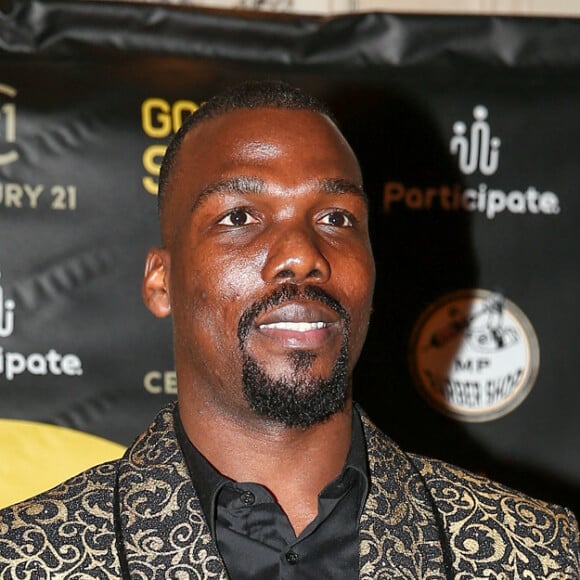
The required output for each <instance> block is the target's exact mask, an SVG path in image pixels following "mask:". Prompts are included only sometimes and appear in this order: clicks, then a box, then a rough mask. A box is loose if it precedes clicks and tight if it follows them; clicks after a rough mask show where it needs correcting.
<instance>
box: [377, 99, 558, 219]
mask: <svg viewBox="0 0 580 580" xmlns="http://www.w3.org/2000/svg"><path fill="white" fill-rule="evenodd" d="M488 117H489V111H488V109H487V107H485V106H484V105H477V106H476V107H474V109H473V121H472V122H471V125H470V127H469V128H468V127H467V124H466V123H465V122H463V121H455V123H454V124H453V135H452V136H451V138H450V141H449V150H450V152H451V154H452V155H454V156H456V158H457V163H458V166H459V170H460V171H461V173H463V175H465V176H471V175H476V174H480V175H483V176H486V177H489V176H492V175H495V173H496V172H497V170H498V168H499V152H500V147H501V139H500V138H499V137H497V136H496V135H493V134H492V130H491V127H490V124H489V122H488ZM466 181H467V179H466ZM401 207H404V208H405V209H407V210H411V211H424V210H432V209H437V210H443V211H451V212H461V211H466V212H470V213H480V214H482V215H484V216H485V217H486V218H487V219H490V220H491V219H494V218H495V217H496V216H497V215H499V214H502V213H507V214H516V215H523V214H543V215H557V214H559V213H560V200H559V198H558V196H557V195H556V194H555V193H554V192H552V191H540V190H539V189H537V188H536V187H534V186H533V185H528V186H526V187H521V188H517V189H513V190H509V191H506V190H505V189H503V188H501V187H498V186H495V185H493V186H492V185H488V184H487V183H481V182H480V183H477V184H471V183H470V184H467V186H464V185H463V184H461V183H443V184H440V183H437V184H433V185H431V186H426V187H425V186H421V187H419V186H415V185H412V184H407V183H403V182H401V181H387V182H386V183H385V185H384V190H383V211H384V212H385V213H390V212H391V211H393V210H396V209H398V208H401Z"/></svg>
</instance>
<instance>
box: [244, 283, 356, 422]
mask: <svg viewBox="0 0 580 580" xmlns="http://www.w3.org/2000/svg"><path fill="white" fill-rule="evenodd" d="M296 299H301V300H307V301H317V302H321V303H323V304H325V305H326V306H328V307H329V308H331V309H332V310H334V311H335V312H337V313H338V315H339V316H340V318H341V319H342V321H343V336H342V343H341V348H340V352H339V355H338V357H337V359H336V361H335V363H334V366H333V369H332V372H331V375H330V377H328V378H326V379H325V378H322V377H314V376H312V374H311V369H312V366H313V363H314V360H315V359H316V353H314V352H311V351H295V352H292V353H290V354H289V355H288V356H289V359H290V362H291V365H292V368H293V371H294V372H293V373H292V374H291V375H290V376H284V377H282V378H273V377H271V376H270V375H268V374H267V372H266V371H265V370H264V369H263V368H262V367H261V366H260V364H259V363H258V361H256V360H255V359H254V358H253V357H252V356H250V355H249V354H248V353H247V351H246V339H247V336H248V334H249V331H250V328H251V326H252V324H253V321H254V320H255V319H256V317H257V316H258V315H259V314H260V313H261V312H263V311H265V310H267V309H268V308H271V307H273V306H277V305H279V304H282V303H284V302H287V301H291V300H296ZM349 329H350V318H349V316H348V314H347V312H346V310H345V309H344V308H343V307H342V306H341V304H340V303H339V302H338V301H337V300H336V299H335V298H333V297H332V296H330V295H329V294H328V293H326V292H325V291H323V290H321V289H320V288H319V287H317V286H306V287H304V288H299V287H298V286H295V285H293V284H286V285H284V286H280V287H279V288H277V289H276V290H275V291H274V292H273V293H272V294H270V295H269V296H267V297H266V298H264V299H262V300H260V301H258V302H256V303H254V304H253V305H252V306H251V307H250V308H249V309H248V310H247V311H246V312H245V313H244V315H243V316H242V318H241V320H240V323H239V325H238V339H239V346H240V350H241V353H242V358H243V369H242V381H243V395H244V397H245V399H246V400H247V401H248V404H249V405H250V408H251V409H252V410H253V411H254V412H255V413H256V414H257V415H259V416H261V417H263V418H265V419H270V420H272V421H275V422H277V423H280V424H283V425H285V426H287V427H302V428H306V427H310V426H312V425H315V424H316V423H320V422H322V421H324V420H326V419H327V418H328V417H330V416H331V415H333V414H334V413H337V412H338V411H341V410H342V409H343V408H344V406H345V403H346V396H347V392H348V387H349V379H348V354H349V348H348V337H349Z"/></svg>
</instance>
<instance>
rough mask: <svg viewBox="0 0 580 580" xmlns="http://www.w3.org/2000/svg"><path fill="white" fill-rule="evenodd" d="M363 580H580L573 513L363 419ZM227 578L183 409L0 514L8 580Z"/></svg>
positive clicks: (0, 554) (0, 566)
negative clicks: (414, 447)
mask: <svg viewBox="0 0 580 580" xmlns="http://www.w3.org/2000/svg"><path fill="white" fill-rule="evenodd" d="M363 425H364V430H365V436H366V442H367V448H368V457H369V467H370V474H371V485H370V491H369V496H368V499H367V501H366V505H365V509H364V512H363V515H362V518H361V521H360V578H361V579H365V580H375V579H380V578H384V579H387V578H389V579H391V578H393V579H395V578H405V579H407V580H410V579H413V578H421V579H425V580H427V579H429V580H434V579H438V578H442V579H443V578H447V579H451V578H454V579H456V580H463V579H465V580H467V579H470V580H471V579H478V578H481V579H487V580H491V579H494V580H500V579H505V580H508V579H509V580H512V579H516V578H522V579H524V578H525V579H534V578H535V579H539V578H543V579H544V578H545V579H562V578H569V579H576V580H577V579H578V578H580V564H579V541H578V526H577V523H576V520H575V518H574V516H573V515H572V513H571V512H570V511H568V510H566V509H564V508H561V507H559V506H555V505H548V504H545V503H543V502H540V501H537V500H534V499H530V498H528V497H525V496H523V495H521V494H519V493H516V492H514V491H512V490H510V489H508V488H505V487H503V486H501V485H498V484H496V483H493V482H491V481H489V480H487V479H485V478H482V477H478V476H476V475H473V474H471V473H469V472H466V471H463V470H461V469H458V468H456V467H452V466H450V465H448V464H445V463H442V462H440V461H434V460H431V459H425V458H422V457H418V456H414V455H409V454H406V453H404V452H402V451H401V450H400V449H399V448H398V447H397V446H396V445H395V444H394V443H393V442H392V441H391V440H390V439H388V438H387V437H386V436H385V435H384V434H383V433H381V432H380V431H379V430H378V429H377V428H376V427H375V426H374V425H373V424H372V423H371V422H370V421H369V420H368V419H367V418H365V417H363ZM21 578H22V579H23V578H27V579H33V580H43V579H46V578H50V579H63V580H83V579H95V578H96V579H110V578H123V579H129V578H131V579H134V580H136V579H139V580H153V579H155V580H156V579H159V580H161V579H164V580H165V579H176V580H185V579H202V578H203V579H206V578H207V579H210V578H220V579H226V578H227V573H226V571H225V569H224V564H223V562H222V560H221V558H220V555H219V553H218V550H217V546H216V544H215V542H214V540H213V539H212V536H211V534H210V531H209V528H208V525H207V523H206V521H205V519H204V516H203V515H202V510H201V507H200V503H199V500H198V498H197V495H196V492H195V489H194V488H193V486H192V484H191V480H190V477H189V475H188V472H187V467H186V465H185V463H184V459H183V456H182V454H181V450H180V447H179V444H178V442H177V439H176V436H175V432H174V426H173V412H172V406H169V407H167V408H165V409H164V410H163V411H161V413H160V414H159V415H158V416H157V418H156V419H155V421H154V422H153V424H152V425H151V426H150V427H149V429H148V430H147V431H146V432H145V433H144V434H143V435H141V437H139V439H137V441H136V442H135V443H134V444H133V445H132V446H131V447H130V448H129V449H128V450H127V452H126V454H125V455H124V457H123V458H122V459H120V460H118V461H113V462H110V463H105V464H103V465H100V466H97V467H94V468H92V469H89V470H88V471H86V472H84V473H81V474H80V475H78V476H76V477H73V478H72V479H70V480H68V481H66V482H65V483H63V484H61V485H59V486H58V487H56V488H55V489H53V490H51V491H48V492H46V493H43V494H42V495H39V496H38V497H35V498H32V499H30V500H27V501H25V502H22V503H20V504H17V505H15V506H12V507H9V508H6V509H4V510H2V511H0V579H1V580H8V579H10V580H16V579H21Z"/></svg>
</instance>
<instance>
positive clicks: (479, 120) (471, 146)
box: [449, 105, 501, 175]
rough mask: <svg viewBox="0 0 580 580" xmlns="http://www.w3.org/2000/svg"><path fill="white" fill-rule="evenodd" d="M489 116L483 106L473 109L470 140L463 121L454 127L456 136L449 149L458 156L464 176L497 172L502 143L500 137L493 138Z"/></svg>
mask: <svg viewBox="0 0 580 580" xmlns="http://www.w3.org/2000/svg"><path fill="white" fill-rule="evenodd" d="M487 115H488V112H487V108H486V107H484V106H483V105H478V106H477V107H475V109H473V118H474V121H473V123H472V124H471V130H470V132H469V139H468V138H467V127H466V125H465V123H464V122H463V121H457V122H456V123H455V124H454V125H453V133H454V136H453V137H452V138H451V141H450V143H449V149H450V151H451V153H452V154H453V155H457V159H458V161H459V169H461V171H462V173H463V174H464V175H471V174H472V173H475V172H476V171H477V170H478V169H479V172H480V173H482V174H483V175H493V174H494V173H495V172H496V171H497V167H498V164H499V148H500V145H501V141H500V139H499V138H498V137H492V136H491V130H490V127H489V123H487Z"/></svg>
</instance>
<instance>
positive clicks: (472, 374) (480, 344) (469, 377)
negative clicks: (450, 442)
mask: <svg viewBox="0 0 580 580" xmlns="http://www.w3.org/2000/svg"><path fill="white" fill-rule="evenodd" d="M410 363H411V370H412V373H413V375H414V377H415V381H416V383H417V386H418V388H419V391H420V392H421V394H422V395H423V396H424V397H425V399H426V400H427V402H428V403H430V404H431V405H432V406H433V407H435V408H436V409H437V410H439V411H440V412H442V413H444V414H445V415H448V416H450V417H453V418H454V419H458V420H461V421H470V422H482V421H490V420H492V419H497V418H498V417H501V416H503V415H506V414H507V413H510V412H511V411H513V410H514V409H515V408H516V407H517V406H518V405H519V404H520V403H521V402H522V401H523V400H524V399H525V398H526V397H527V395H528V394H529V392H530V390H531V389H532V386H533V385H534V382H535V380H536V377H537V373H538V368H539V348H538V340H537V338H536V334H535V332H534V329H533V328H532V325H531V324H530V322H529V320H528V319H527V318H526V316H525V315H524V313H523V312H522V311H521V310H520V309H519V308H518V307H517V306H516V305H515V304H514V303H513V302H511V301H509V300H508V299H507V298H505V297H504V296H502V295H501V294H497V293H493V292H489V291H487V290H462V291H459V292H454V293H452V294H448V295H446V296H443V297H442V298H441V299H440V300H438V301H437V302H435V303H434V304H433V305H432V306H430V307H429V308H428V309H427V310H426V311H425V312H424V313H423V315H422V316H421V317H420V318H419V321H418V322H417V324H416V326H415V329H414V331H413V335H412V338H411V344H410Z"/></svg>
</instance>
